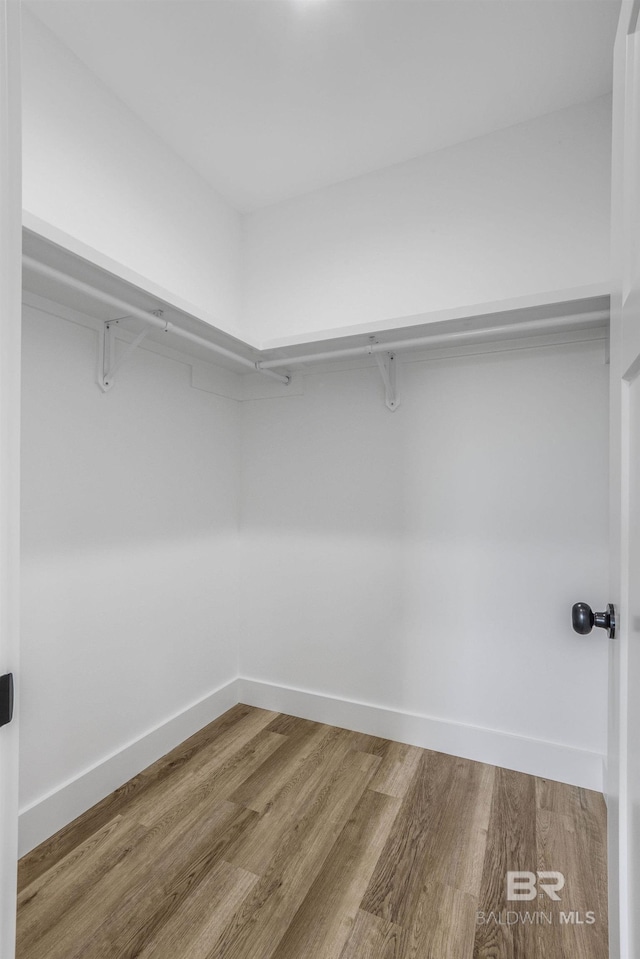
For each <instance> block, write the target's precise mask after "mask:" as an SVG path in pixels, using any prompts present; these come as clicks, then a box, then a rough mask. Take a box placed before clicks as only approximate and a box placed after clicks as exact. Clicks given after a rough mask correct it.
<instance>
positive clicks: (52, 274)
mask: <svg viewBox="0 0 640 959" xmlns="http://www.w3.org/2000/svg"><path fill="white" fill-rule="evenodd" d="M22 263H23V265H24V266H25V267H27V268H28V269H29V270H33V271H34V272H35V273H39V274H40V276H46V277H48V278H49V279H52V280H56V281H57V282H58V283H63V284H64V285H65V286H68V287H69V288H70V289H72V290H76V291H77V292H79V293H84V294H86V295H87V296H90V297H93V299H94V300H98V301H99V302H101V303H104V304H105V305H106V306H111V307H113V309H114V310H118V311H119V312H120V313H121V314H126V315H127V316H135V317H138V319H141V320H144V321H145V323H149V324H150V326H155V327H157V328H158V329H160V330H166V331H167V332H171V333H173V334H174V335H175V336H179V337H181V338H182V339H183V340H189V341H190V342H191V343H197V344H198V346H203V347H205V349H207V350H211V352H212V353H217V354H218V356H225V357H226V358H227V359H229V360H234V362H236V363H239V364H241V365H242V366H245V367H246V368H247V369H251V370H253V371H254V372H256V371H257V372H259V373H263V374H264V375H265V376H269V377H271V379H274V380H278V382H280V383H289V382H290V379H291V377H289V376H285V375H284V374H283V373H274V372H272V371H271V370H266V369H264V370H263V369H261V368H260V367H259V365H258V363H255V362H254V361H253V360H249V359H247V358H246V357H245V356H241V355H240V354H239V353H234V352H233V351H232V350H227V349H226V348H225V347H224V346H218V345H217V344H216V343H211V342H210V341H209V340H205V339H204V337H202V336H198V335H197V334H196V333H190V332H189V331H188V330H183V329H182V328H181V327H179V326H174V325H173V324H172V323H167V322H166V320H163V319H162V318H161V317H159V316H155V315H154V314H153V313H148V312H147V311H146V310H141V309H139V307H137V306H131V305H130V304H129V303H126V302H125V301H124V300H121V299H119V298H118V297H117V296H111V294H110V293H103V292H102V290H98V289H96V288H95V287H93V286H91V285H90V284H89V283H83V282H82V280H76V279H75V278H74V277H72V276H69V275H68V274H67V273H62V272H61V271H60V270H55V269H54V268H53V267H51V266H46V265H45V264H44V263H39V262H38V260H34V259H32V257H30V256H23V257H22ZM107 322H108V321H107Z"/></svg>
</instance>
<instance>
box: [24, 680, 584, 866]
mask: <svg viewBox="0 0 640 959" xmlns="http://www.w3.org/2000/svg"><path fill="white" fill-rule="evenodd" d="M236 703H246V704H247V705H249V706H258V707H261V708H262V709H274V710H277V711H278V712H284V713H290V714H292V715H294V716H300V717H302V718H304V719H312V720H315V721H316V722H321V723H329V724H330V725H332V726H342V727H344V728H346V729H354V730H356V731H357V732H362V733H369V734H370V735H372V736H382V737H383V738H385V739H395V740H397V741H398V742H403V743H410V744H411V745H413V746H421V747H423V748H425V749H435V750H437V751H438V752H443V753H449V754H450V755H452V756H461V757H463V758H464V759H474V760H476V761H478V762H484V763H490V764H491V765H493V766H504V767H506V768H507V769H515V770H517V771H518V772H523V773H529V774H530V775H533V776H542V777H544V778H546V779H556V780H559V781H560V782H565V783H569V784H571V785H573V786H583V787H585V788H587V789H595V790H597V791H598V792H602V791H603V757H602V756H601V755H600V754H598V753H591V752H587V751H586V750H583V749H574V748H572V747H571V746H563V745H560V744H558V743H547V742H542V741H541V740H536V739H526V738H524V737H522V736H513V735H511V734H509V733H504V732H498V731H496V730H493V729H483V728H481V727H479V726H466V725H464V724H462V723H453V722H448V721H446V720H442V719H434V718H433V717H430V716H421V715H417V714H415V713H404V712H399V711H397V710H394V709H386V708H384V707H381V706H374V705H371V704H369V703H359V702H354V701H351V700H345V699H336V698H334V697H332V696H324V695H320V694H318V693H313V692H310V691H307V690H303V689H292V688H290V687H288V686H277V685H274V684H272V683H265V682H262V681H259V680H255V679H248V678H243V677H240V678H239V679H235V680H232V681H231V682H230V683H227V684H226V685H225V686H222V687H221V688H220V689H216V690H214V692H212V693H210V694H209V695H208V696H206V697H205V698H204V699H201V700H200V701H199V702H197V703H194V704H193V705H191V706H189V707H187V708H186V709H185V710H183V711H182V712H180V713H178V714H177V715H175V716H172V717H171V718H170V719H168V720H167V721H166V722H164V723H162V724H161V725H160V726H157V727H156V728H154V729H152V730H150V731H149V732H147V733H145V734H144V735H142V736H140V737H138V738H137V739H135V740H134V741H132V742H130V743H128V744H127V745H126V746H123V747H122V749H120V750H118V751H117V752H115V753H113V754H112V755H110V756H107V757H105V758H103V759H101V760H100V761H98V762H97V763H95V765H93V766H91V767H90V768H89V769H85V770H83V772H82V773H79V774H78V776H76V777H74V778H73V779H71V780H69V781H68V782H65V783H62V784H61V785H60V786H58V787H57V788H56V789H53V790H51V792H49V793H47V794H46V795H45V796H41V797H40V798H39V799H37V800H36V801H35V802H33V803H31V804H30V805H29V806H26V807H25V808H23V809H22V810H21V811H20V826H19V855H20V856H24V855H25V853H27V852H29V851H30V850H31V849H33V848H34V847H35V846H37V845H39V843H41V842H43V841H44V840H45V839H48V837H49V836H52V835H53V834H54V833H56V832H57V831H58V830H59V829H62V827H63V826H66V825H67V823H69V822H72V821H73V820H74V819H75V818H76V817H77V816H80V815H81V814H82V813H83V812H86V810H87V809H90V808H91V806H93V805H94V804H95V803H97V802H100V800H101V799H104V797H105V796H108V795H109V793H111V792H113V791H114V789H117V788H118V787H119V786H122V784H123V783H125V782H127V780H128V779H131V778H132V777H133V776H136V775H137V774H138V773H139V772H141V771H142V770H143V769H146V767H147V766H150V765H151V763H153V762H155V761H156V760H157V759H160V757H161V756H164V755H165V754H166V753H168V752H169V751H170V750H171V749H173V748H174V747H175V746H178V745H179V744H180V743H181V742H184V740H185V739H188V738H189V736H192V735H193V734H194V733H196V732H197V731H198V730H199V729H202V727H203V726H206V725H207V724H208V723H210V722H212V721H213V720H214V719H217V717H218V716H221V715H222V713H224V712H226V710H227V709H231V707H232V706H235V705H236Z"/></svg>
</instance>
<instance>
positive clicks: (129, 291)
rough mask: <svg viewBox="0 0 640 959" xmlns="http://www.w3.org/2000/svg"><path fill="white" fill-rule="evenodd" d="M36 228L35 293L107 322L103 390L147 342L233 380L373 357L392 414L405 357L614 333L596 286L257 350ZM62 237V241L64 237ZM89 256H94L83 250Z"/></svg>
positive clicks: (29, 266)
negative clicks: (122, 340)
mask: <svg viewBox="0 0 640 959" xmlns="http://www.w3.org/2000/svg"><path fill="white" fill-rule="evenodd" d="M29 222H30V228H25V231H24V258H23V265H24V270H25V274H24V275H25V286H26V287H27V288H28V289H29V290H30V291H31V292H34V293H37V294H40V295H42V296H45V297H47V298H49V299H58V300H59V301H60V302H63V303H65V302H66V304H67V305H69V306H72V305H73V306H74V307H75V308H76V309H80V310H84V311H86V312H87V313H89V314H90V315H93V316H95V317H97V318H98V319H101V320H102V322H103V327H104V335H103V338H102V343H101V359H102V362H101V365H100V369H101V370H102V377H101V380H100V385H101V387H102V389H104V390H105V391H106V390H107V389H109V388H110V387H111V386H112V385H113V379H114V374H115V370H116V368H117V367H118V366H119V365H120V364H121V363H122V362H123V360H124V359H125V358H126V355H128V353H129V352H131V350H132V349H133V348H135V346H137V345H138V344H139V343H140V342H142V340H143V339H145V338H149V339H151V340H155V341H156V342H164V343H165V344H166V345H169V343H170V344H171V346H172V348H173V349H177V350H180V351H182V352H185V353H188V354H191V355H195V356H198V357H199V358H202V359H208V360H209V361H210V362H214V363H215V364H217V365H222V366H224V367H226V368H228V369H232V370H234V371H236V372H253V373H255V372H258V373H260V374H262V375H264V376H267V377H269V378H271V379H274V380H277V381H279V382H280V383H282V384H287V383H288V382H289V378H290V377H289V373H290V371H291V370H295V369H304V368H307V367H308V366H309V365H310V364H318V363H327V362H330V361H341V360H350V359H354V358H358V357H360V358H366V357H371V359H372V361H375V362H376V363H377V365H378V366H379V368H380V372H381V374H382V378H383V381H384V383H385V391H386V399H387V406H388V407H389V409H395V408H396V407H397V405H398V403H399V399H398V397H397V395H396V391H395V386H394V382H392V379H393V376H394V367H395V363H394V361H395V358H396V356H397V355H398V354H402V353H407V352H408V351H413V352H419V353H421V354H422V353H425V352H428V351H429V350H432V349H434V350H436V349H439V348H440V349H441V348H443V347H459V346H468V345H476V344H483V345H486V344H491V343H494V342H495V341H500V342H502V341H507V340H508V341H515V340H525V339H526V338H530V337H532V336H540V335H548V334H558V333H567V332H570V333H579V332H580V331H585V330H589V331H591V330H595V329H598V328H600V329H605V328H606V327H607V326H608V320H609V293H608V290H607V289H606V288H605V287H604V286H603V285H594V286H591V287H581V288H573V289H568V290H560V291H554V292H552V293H549V294H536V295H534V296H531V297H520V298H516V299H511V300H508V301H502V302H494V303H484V304H476V305H474V306H470V307H459V308H456V309H455V310H445V311H439V312H437V313H431V314H420V315H415V316H408V317H399V318H394V319H392V320H390V321H389V323H388V325H386V326H384V325H383V324H381V323H374V324H371V325H368V326H366V327H365V328H364V329H363V327H362V326H359V327H352V328H351V330H350V331H349V332H348V333H346V334H345V333H344V332H343V331H341V332H340V335H336V331H325V332H321V333H319V334H310V336H309V337H308V338H304V337H295V338H294V340H295V341H294V340H291V339H290V340H287V341H278V343H277V344H275V343H270V344H264V348H263V349H258V348H257V347H255V346H253V345H252V344H250V343H248V342H246V341H245V340H243V339H240V338H239V337H235V336H231V335H230V334H229V333H227V332H225V331H224V330H223V329H221V328H220V327H218V326H215V325H214V324H213V323H212V322H210V321H209V318H207V319H203V318H202V316H197V315H195V314H194V313H193V312H190V311H189V309H188V308H187V307H185V306H184V305H183V306H182V307H181V306H177V305H176V302H175V301H173V302H172V301H171V299H170V296H169V295H168V294H166V291H162V292H163V294H164V295H163V296H160V295H158V293H157V291H155V290H153V289H151V290H149V289H145V288H144V287H143V286H140V285H135V284H134V283H133V282H132V281H131V278H129V279H125V278H124V277H122V276H121V275H118V273H116V272H113V269H107V265H106V261H105V258H104V257H102V258H101V259H102V260H103V261H104V262H102V263H96V262H92V260H88V259H86V258H85V257H83V256H82V255H81V251H80V249H79V248H76V247H79V245H78V244H77V243H76V244H74V245H72V244H71V243H70V244H69V245H68V246H61V245H60V243H56V242H54V240H53V239H52V238H51V234H52V228H48V229H47V230H46V231H45V233H46V235H43V233H41V232H36V230H39V229H44V227H43V226H42V225H41V224H39V223H37V222H34V221H33V218H31V220H30V221H29ZM45 226H46V225H45ZM58 239H59V240H64V239H65V238H64V237H63V235H60V236H59V237H58ZM67 239H69V238H67ZM83 252H85V253H88V252H89V251H88V250H87V248H83ZM108 265H109V266H110V267H112V268H114V269H115V268H116V267H117V264H108ZM142 282H143V281H142ZM149 286H152V285H151V284H149ZM125 321H126V327H125V326H124V324H125ZM119 328H120V329H126V331H127V332H128V333H129V334H133V335H134V337H135V339H134V341H133V343H130V344H129V346H128V348H127V350H126V351H125V354H124V355H122V354H121V355H120V356H119V357H118V358H117V359H116V352H115V350H116V347H115V340H116V336H117V331H118V329H119ZM329 332H332V333H333V335H329ZM176 340H178V341H179V343H177V342H176ZM278 371H280V372H278Z"/></svg>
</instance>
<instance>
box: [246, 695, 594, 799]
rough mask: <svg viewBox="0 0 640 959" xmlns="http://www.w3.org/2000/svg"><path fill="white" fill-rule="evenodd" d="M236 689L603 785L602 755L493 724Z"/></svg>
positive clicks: (578, 782) (346, 723)
mask: <svg viewBox="0 0 640 959" xmlns="http://www.w3.org/2000/svg"><path fill="white" fill-rule="evenodd" d="M238 692H239V695H240V702H243V703H246V704H247V705H248V706H259V707H261V708H262V709H274V710H277V711H278V712H284V713H290V714H291V715H294V716H300V717H302V718H303V719H311V720H315V721H316V722H321V723H330V724H331V725H333V726H342V727H344V728H346V729H354V730H356V731H357V732H362V733H369V734H370V735H372V736H382V737H383V738H384V739H394V740H397V741H399V742H403V743H409V744H411V745H412V746H421V747H422V748H423V749H434V750H436V751H437V752H443V753H448V754H449V755H452V756H461V757H462V758H464V759H473V760H475V761H476V762H483V763H489V764H490V765H492V766H503V767H505V768H506V769H514V770H516V771H517V772H523V773H528V774H529V775H532V776H540V777H542V778H544V779H554V780H558V781H559V782H564V783H569V784H570V785H572V786H583V787H584V788H586V789H595V790H597V791H598V792H602V789H603V781H602V760H603V757H602V756H601V755H600V754H599V753H592V752H588V751H587V750H585V749H575V748H574V747H573V746H565V745H563V744H561V743H549V742H544V741H543V740H538V739H528V738H525V737H524V736H514V735H512V734H511V733H505V732H500V731H498V730H496V729H485V728H483V727H481V726H468V725H464V724H463V723H455V722H451V721H450V720H446V719H436V718H435V717H433V716H424V715H418V714H416V713H408V712H400V711H399V710H395V709H388V708H386V707H383V706H375V705H373V704H371V703H361V702H355V701H352V700H345V699H336V698H334V697H332V696H325V695H321V694H318V693H314V692H310V691H307V690H303V689H292V688H291V687H288V686H277V685H274V684H272V683H265V682H261V681H260V680H255V679H246V678H242V677H241V678H240V679H239V680H238Z"/></svg>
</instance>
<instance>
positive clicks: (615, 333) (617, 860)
mask: <svg viewBox="0 0 640 959" xmlns="http://www.w3.org/2000/svg"><path fill="white" fill-rule="evenodd" d="M639 13H640V0H623V2H622V7H621V10H620V19H619V22H618V31H617V35H616V41H615V50H614V77H613V151H612V164H613V165H612V191H611V199H612V202H611V228H612V269H613V276H612V291H611V369H610V374H611V391H610V404H611V406H610V422H611V440H610V490H611V511H610V521H611V547H610V562H611V567H610V579H611V583H610V587H611V597H612V600H613V602H614V603H615V604H616V606H617V607H618V608H619V609H620V610H621V614H620V616H619V617H618V619H619V624H618V628H617V634H618V635H617V638H616V640H615V641H614V642H612V643H610V645H609V704H608V712H609V735H608V744H607V777H606V787H605V788H606V794H607V808H608V850H609V938H610V956H611V959H620V957H622V959H627V957H629V955H630V952H629V947H630V942H629V919H630V916H631V905H632V904H631V902H630V888H629V858H628V855H629V828H628V821H629V820H628V802H627V783H628V776H627V755H628V754H627V748H628V746H627V742H628V741H627V729H628V701H629V700H628V693H629V690H628V650H629V630H628V626H627V622H626V620H627V614H628V611H629V609H630V597H629V583H628V565H629V520H630V513H629V505H630V501H629V469H630V443H629V439H630V404H629V393H630V386H631V383H632V382H633V380H634V379H635V378H636V376H637V369H635V368H633V367H632V366H631V365H630V364H631V360H632V358H633V357H635V356H637V355H638V353H640V328H638V329H636V330H633V331H632V332H633V335H632V336H629V332H630V329H631V328H630V326H629V323H628V321H627V323H626V325H625V323H624V320H625V314H626V313H627V311H628V309H629V301H628V299H627V297H628V294H629V292H630V290H631V287H632V280H633V277H634V272H635V270H636V269H637V258H638V250H639V248H640V239H639V237H638V218H639V216H640V198H639V197H638V195H637V193H638V174H637V172H636V171H637V165H638V163H639V162H640V123H639V122H638V119H637V115H636V114H637V111H638V105H639V98H640V82H639V77H640V55H639V49H640V48H639V45H638V43H637V42H633V41H630V40H629V38H630V37H631V36H634V35H635V36H636V40H637V39H638V33H637V30H638V14H639ZM637 281H638V277H637V276H636V277H635V283H636V284H637ZM625 307H626V309H625Z"/></svg>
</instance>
